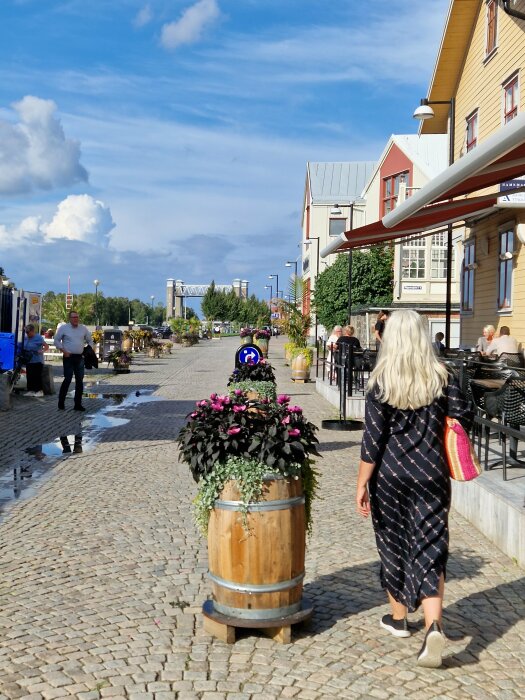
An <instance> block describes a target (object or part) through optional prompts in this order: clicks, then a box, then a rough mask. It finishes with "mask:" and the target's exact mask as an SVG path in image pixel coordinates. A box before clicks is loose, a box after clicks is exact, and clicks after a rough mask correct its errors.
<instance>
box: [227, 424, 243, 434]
mask: <svg viewBox="0 0 525 700" xmlns="http://www.w3.org/2000/svg"><path fill="white" fill-rule="evenodd" d="M240 432H241V429H240V428H239V426H238V425H232V427H231V428H228V435H237V433H240Z"/></svg>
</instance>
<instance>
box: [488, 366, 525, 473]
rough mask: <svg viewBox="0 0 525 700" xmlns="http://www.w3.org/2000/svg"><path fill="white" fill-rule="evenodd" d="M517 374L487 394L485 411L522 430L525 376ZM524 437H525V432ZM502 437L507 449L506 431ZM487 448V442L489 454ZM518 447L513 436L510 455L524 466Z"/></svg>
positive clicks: (524, 418) (501, 434) (524, 416)
mask: <svg viewBox="0 0 525 700" xmlns="http://www.w3.org/2000/svg"><path fill="white" fill-rule="evenodd" d="M511 371H512V370H511ZM515 375H516V373H514V376H509V378H508V379H507V381H506V382H505V384H504V385H503V386H502V387H501V389H497V390H496V391H490V392H487V393H486V394H485V397H484V411H485V413H486V414H487V416H489V417H490V418H496V419H497V420H498V421H499V422H500V423H501V424H502V425H504V426H508V427H510V428H514V429H515V430H520V426H522V425H525V378H524V377H516V376H515ZM523 437H524V438H525V433H524V436H523ZM487 438H488V436H487ZM500 439H502V441H503V445H502V449H503V450H505V449H506V436H505V434H504V433H500ZM487 449H488V446H487V443H485V454H487ZM517 449H518V440H517V439H516V438H515V437H511V438H510V456H511V458H512V459H513V460H515V461H516V462H518V463H519V465H520V466H523V462H519V460H518V459H517V456H516V453H517ZM493 466H495V465H493ZM503 479H504V481H506V480H507V471H506V459H504V460H503Z"/></svg>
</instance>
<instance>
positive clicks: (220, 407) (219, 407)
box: [211, 401, 224, 411]
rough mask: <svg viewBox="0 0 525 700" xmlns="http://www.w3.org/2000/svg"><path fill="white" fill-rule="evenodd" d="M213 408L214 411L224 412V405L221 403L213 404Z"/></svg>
mask: <svg viewBox="0 0 525 700" xmlns="http://www.w3.org/2000/svg"><path fill="white" fill-rule="evenodd" d="M211 407H212V409H213V410H214V411H224V406H223V405H222V403H219V402H218V401H215V402H214V403H212V404H211Z"/></svg>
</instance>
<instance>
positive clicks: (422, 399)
mask: <svg viewBox="0 0 525 700" xmlns="http://www.w3.org/2000/svg"><path fill="white" fill-rule="evenodd" d="M446 416H449V417H452V418H457V419H458V420H460V421H461V423H462V424H463V425H464V427H465V428H466V429H469V428H470V425H471V423H472V420H473V415H472V412H471V411H470V409H469V407H468V404H467V402H466V400H465V398H464V397H463V395H462V394H461V391H460V389H459V385H458V383H457V381H456V379H455V378H454V377H453V376H452V375H449V374H448V372H447V369H446V368H445V366H444V365H443V364H441V363H440V362H439V359H438V358H437V357H436V354H435V352H434V350H433V348H432V343H431V341H430V338H429V336H428V330H427V328H426V326H425V323H424V321H423V319H422V318H421V316H420V315H419V314H418V313H416V312H415V311H411V310H399V311H394V312H393V313H392V315H391V317H390V320H389V321H388V324H387V325H386V328H385V332H384V335H383V340H382V345H381V352H380V354H379V357H378V359H377V364H376V366H375V369H374V370H373V372H372V373H371V375H370V379H369V383H368V389H367V396H366V406H365V429H364V433H363V441H362V445H361V461H360V464H359V475H358V480H357V493H356V501H357V511H358V512H359V513H360V514H361V515H363V516H364V517H367V516H368V515H370V514H371V515H372V524H373V527H374V533H375V538H376V544H377V548H378V552H379V558H380V560H381V573H380V580H381V584H382V586H383V588H384V589H386V593H387V596H388V600H389V602H390V607H391V612H390V614H388V615H385V616H384V617H383V618H382V619H381V621H380V626H381V627H382V628H383V629H385V630H387V631H388V632H390V633H391V634H393V635H394V636H395V637H409V636H410V634H411V631H410V629H409V627H408V622H407V611H408V612H414V611H415V610H416V609H417V608H418V607H419V606H420V605H422V607H423V613H424V616H425V629H426V635H425V639H424V642H423V646H422V648H421V651H420V653H419V655H418V658H417V663H418V665H420V666H426V667H431V668H437V667H438V666H440V665H441V662H442V654H443V651H444V647H445V638H444V636H443V633H442V628H441V616H442V606H443V593H444V587H445V578H446V568H447V558H448V540H449V531H448V512H449V508H450V479H449V472H448V468H447V465H446V464H445V459H444V448H443V443H444V427H445V417H446Z"/></svg>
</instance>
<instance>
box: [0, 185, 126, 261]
mask: <svg viewBox="0 0 525 700" xmlns="http://www.w3.org/2000/svg"><path fill="white" fill-rule="evenodd" d="M114 227H115V223H114V221H113V218H112V216H111V212H110V210H109V207H108V206H107V205H106V204H104V202H100V201H99V200H96V199H94V198H93V197H91V196H90V195H87V194H81V195H69V197H66V199H64V200H63V201H62V202H60V204H59V205H58V207H57V209H56V212H55V214H54V216H53V218H52V220H51V221H50V222H47V223H46V222H43V221H42V217H41V216H27V217H26V218H25V219H23V220H22V221H21V222H20V223H19V224H17V225H15V226H12V227H7V226H0V243H1V244H3V245H4V246H6V247H13V246H17V245H18V244H19V243H21V242H31V243H45V244H50V243H54V242H55V241H56V240H57V239H65V240H69V241H80V242H82V243H89V244H91V245H93V246H98V247H104V248H105V247H107V246H108V244H109V239H110V232H111V230H112V229H113V228H114Z"/></svg>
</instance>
